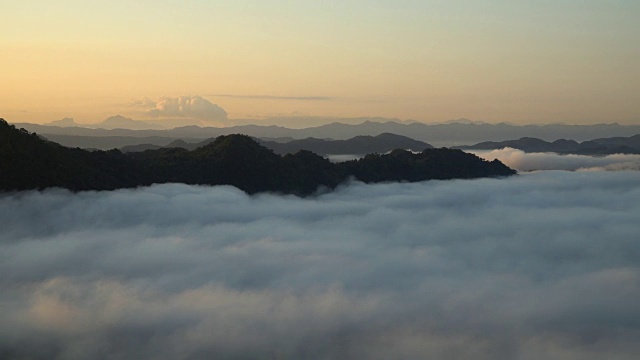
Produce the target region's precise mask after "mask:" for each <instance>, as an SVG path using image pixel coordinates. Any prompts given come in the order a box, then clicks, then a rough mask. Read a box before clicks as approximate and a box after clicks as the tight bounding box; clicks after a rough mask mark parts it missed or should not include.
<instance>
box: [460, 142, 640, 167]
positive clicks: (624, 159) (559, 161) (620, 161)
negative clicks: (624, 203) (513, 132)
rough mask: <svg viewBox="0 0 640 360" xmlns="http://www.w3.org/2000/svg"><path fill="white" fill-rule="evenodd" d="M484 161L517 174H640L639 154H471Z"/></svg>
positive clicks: (507, 151)
mask: <svg viewBox="0 0 640 360" xmlns="http://www.w3.org/2000/svg"><path fill="white" fill-rule="evenodd" d="M472 152H473V153H474V154H476V155H478V156H479V157H481V158H483V159H486V160H494V159H498V160H500V161H502V162H503V163H504V164H505V165H507V166H509V167H510V168H512V169H516V170H518V171H536V170H569V171H624V170H630V171H640V155H633V154H612V155H606V156H587V155H575V154H569V155H560V154H557V153H551V152H549V153H530V152H524V151H522V150H518V149H513V148H508V147H507V148H504V149H499V150H487V151H481V150H480V151H472Z"/></svg>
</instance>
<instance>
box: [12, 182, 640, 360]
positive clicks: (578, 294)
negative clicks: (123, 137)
mask: <svg viewBox="0 0 640 360" xmlns="http://www.w3.org/2000/svg"><path fill="white" fill-rule="evenodd" d="M639 180H640V173H637V172H541V173H534V174H527V175H520V176H516V177H513V178H509V179H480V180H472V181H430V182H424V183H413V184H401V183H395V184H377V185H363V184H360V183H353V184H350V185H348V186H345V187H342V188H340V189H338V190H337V191H335V192H332V193H328V194H323V195H319V196H317V197H315V198H308V199H300V198H296V197H292V196H276V195H259V196H254V197H249V196H247V195H245V194H244V193H242V192H240V191H238V190H237V189H235V188H232V187H197V186H187V185H178V184H166V185H158V186H151V187H147V188H140V189H137V190H119V191H114V192H82V193H77V194H71V193H68V192H66V191H60V190H50V191H45V192H28V193H20V194H16V195H11V196H7V195H5V196H2V197H0V213H1V214H3V216H2V217H0V274H2V276H1V277H0V285H1V286H2V291H1V292H0V313H1V314H2V321H1V322H0V357H1V358H31V359H51V358H56V359H86V358H104V359H107V358H108V359H119V358H127V359H128V358H138V359H151V358H153V359H175V358H183V359H187V358H188V359H212V358H216V359H227V358H242V359H273V358H276V359H401V358H404V359H424V358H441V359H445V358H446V359H469V358H474V359H580V360H584V359H603V358H607V359H636V358H637V355H638V354H639V353H640V342H639V341H638V339H640V302H638V298H640V266H639V263H638V259H639V258H640V242H639V241H638V233H640V217H639V216H640V186H638V184H640V181H639Z"/></svg>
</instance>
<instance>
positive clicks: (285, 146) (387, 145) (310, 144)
mask: <svg viewBox="0 0 640 360" xmlns="http://www.w3.org/2000/svg"><path fill="white" fill-rule="evenodd" d="M214 140H215V138H211V139H207V140H204V141H200V142H196V143H188V142H186V141H183V140H175V141H173V142H171V143H169V144H167V145H165V146H160V145H154V144H140V145H130V146H124V147H122V148H120V150H121V151H122V152H137V151H145V150H157V149H160V148H172V147H173V148H182V149H187V150H195V149H197V148H199V147H201V146H205V145H207V144H209V143H211V142H213V141H214ZM256 141H258V143H260V144H261V145H263V146H265V147H267V148H269V149H271V150H273V152H275V153H276V154H281V155H284V154H295V153H297V152H298V151H300V150H308V151H311V152H313V153H316V154H318V155H341V154H352V155H365V154H371V153H378V154H383V153H387V152H389V151H391V150H395V149H404V150H411V151H422V150H424V149H430V148H433V146H431V145H429V144H427V143H425V142H422V141H418V140H413V139H411V138H409V137H406V136H400V135H395V134H389V133H384V134H380V135H377V136H356V137H353V138H351V139H347V140H325V139H316V138H307V139H302V140H289V141H286V142H278V141H273V140H263V139H256Z"/></svg>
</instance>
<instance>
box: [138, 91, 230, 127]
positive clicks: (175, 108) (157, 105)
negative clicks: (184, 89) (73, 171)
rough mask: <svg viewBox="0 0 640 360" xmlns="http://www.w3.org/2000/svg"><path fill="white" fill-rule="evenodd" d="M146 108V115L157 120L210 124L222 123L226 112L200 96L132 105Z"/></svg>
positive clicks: (147, 101) (163, 99) (165, 98)
mask: <svg viewBox="0 0 640 360" xmlns="http://www.w3.org/2000/svg"><path fill="white" fill-rule="evenodd" d="M134 105H136V106H141V107H144V108H146V109H147V110H146V114H147V115H148V116H151V117H159V118H171V117H179V118H192V119H198V120H204V121H210V122H224V121H226V120H227V112H226V111H224V109H223V108H221V107H220V106H218V105H216V104H213V103H211V102H210V101H209V100H207V99H205V98H203V97H201V96H180V97H175V98H173V97H166V96H163V97H160V98H158V99H157V100H156V101H153V100H151V99H144V100H142V101H137V102H135V103H134Z"/></svg>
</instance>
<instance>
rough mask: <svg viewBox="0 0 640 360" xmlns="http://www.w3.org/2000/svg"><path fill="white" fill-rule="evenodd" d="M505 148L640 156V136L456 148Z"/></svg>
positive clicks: (532, 140) (528, 139) (523, 140)
mask: <svg viewBox="0 0 640 360" xmlns="http://www.w3.org/2000/svg"><path fill="white" fill-rule="evenodd" d="M505 147H510V148H514V149H520V150H522V151H525V152H555V153H559V154H579V155H607V154H640V134H638V135H634V136H630V137H610V138H598V139H593V140H589V141H583V142H581V143H579V142H577V141H574V140H565V139H559V140H556V141H553V142H548V141H544V140H541V139H537V138H531V137H523V138H520V139H518V140H507V141H498V142H496V141H485V142H481V143H478V144H475V145H469V146H458V147H456V148H458V149H463V150H495V149H502V148H505Z"/></svg>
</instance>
